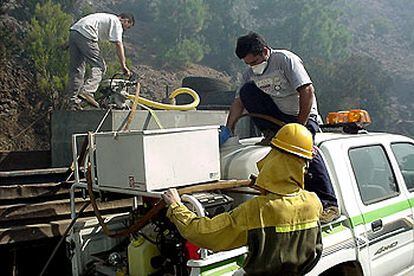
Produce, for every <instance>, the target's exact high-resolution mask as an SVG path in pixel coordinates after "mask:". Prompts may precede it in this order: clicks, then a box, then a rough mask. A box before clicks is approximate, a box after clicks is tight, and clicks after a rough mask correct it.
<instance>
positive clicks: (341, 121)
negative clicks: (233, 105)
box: [67, 110, 414, 275]
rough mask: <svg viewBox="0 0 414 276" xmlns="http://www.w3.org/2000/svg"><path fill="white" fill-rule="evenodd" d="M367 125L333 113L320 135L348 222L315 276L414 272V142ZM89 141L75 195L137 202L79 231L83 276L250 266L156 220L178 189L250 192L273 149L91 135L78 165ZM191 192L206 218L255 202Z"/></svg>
mask: <svg viewBox="0 0 414 276" xmlns="http://www.w3.org/2000/svg"><path fill="white" fill-rule="evenodd" d="M367 120H368V115H367V114H366V113H365V112H363V111H360V110H354V111H350V112H341V113H336V114H334V113H333V114H330V116H328V123H329V124H328V125H325V131H324V132H323V133H317V135H316V144H317V145H318V146H319V148H320V150H321V154H322V155H323V159H324V162H325V164H326V166H327V168H328V172H329V176H330V178H331V181H332V183H333V185H334V189H335V193H336V196H337V198H338V203H339V208H340V211H341V216H340V217H339V218H338V219H336V220H335V221H333V222H331V223H329V224H326V225H322V231H323V246H324V248H323V253H322V258H321V260H320V261H319V263H318V264H317V265H316V266H315V267H314V269H313V270H312V271H311V272H310V273H309V275H321V274H322V275H331V274H338V275H408V274H409V273H414V140H412V139H410V138H408V137H404V136H400V135H393V134H388V133H368V132H367V131H366V130H364V129H363V125H364V124H365V122H366V121H367ZM338 127H340V128H338ZM328 129H329V130H328ZM338 129H339V130H340V131H338ZM342 129H345V130H346V132H347V133H345V132H344V131H342ZM85 136H86V134H78V135H74V136H73V146H74V147H73V150H74V152H73V156H74V160H75V162H74V164H75V179H76V181H75V184H74V185H73V186H72V189H71V191H72V195H73V194H74V192H75V190H77V189H83V190H87V189H89V195H90V197H91V201H95V196H96V197H97V196H98V195H100V198H101V199H104V198H105V197H110V196H113V195H116V194H124V195H130V196H132V197H133V204H131V210H130V211H129V212H126V213H122V214H117V215H111V216H106V217H105V218H104V219H103V218H102V216H101V215H100V214H99V212H97V219H96V220H91V221H89V222H88V223H86V224H83V225H75V227H74V229H73V231H72V233H71V235H70V236H68V238H67V243H68V244H69V245H70V246H69V249H70V258H71V261H72V272H73V275H96V274H98V275H231V274H232V273H233V272H234V271H236V270H237V269H238V268H239V267H240V266H242V264H243V259H244V257H245V255H246V253H247V250H248V249H247V248H246V247H242V248H238V249H235V250H230V251H226V252H210V251H208V250H206V249H203V248H197V247H195V246H194V245H192V244H191V243H189V242H188V241H186V240H185V239H184V238H183V237H181V235H180V234H179V233H178V231H177V230H176V229H175V227H174V225H173V224H171V223H170V222H169V221H168V219H166V217H165V216H164V215H163V213H162V212H163V211H162V210H161V211H160V213H158V215H154V216H152V215H151V216H148V214H149V213H151V212H152V211H151V210H153V208H156V206H157V205H158V204H159V198H160V195H161V193H162V192H163V191H165V189H168V188H171V187H177V188H180V189H188V188H191V187H196V186H197V185H196V186H194V184H200V183H204V184H205V183H209V184H205V185H216V184H217V183H220V181H219V182H217V180H219V179H220V180H221V182H223V181H224V182H225V181H226V180H230V182H232V181H236V180H235V179H238V180H239V181H240V182H243V185H241V186H246V183H248V180H247V179H248V178H249V176H250V175H251V174H257V173H258V172H257V168H256V162H257V161H258V160H260V159H261V158H263V157H264V156H265V155H266V154H267V153H268V152H269V150H270V147H266V146H258V145H255V143H256V142H258V141H259V139H260V138H247V139H240V140H239V139H238V138H237V137H233V138H230V139H229V140H228V141H227V142H226V143H225V144H224V145H222V146H221V147H220V148H219V145H218V126H216V127H214V126H210V127H184V128H178V129H177V128H175V129H164V130H152V131H145V130H143V131H128V132H117V131H111V132H102V133H100V132H97V133H89V134H88V135H87V137H88V144H89V146H88V148H89V149H88V154H87V157H86V158H85V161H84V162H79V161H78V162H76V160H79V159H77V155H78V147H77V144H78V143H77V140H78V139H81V138H82V137H85ZM213 183H216V184H213ZM232 183H234V182H232ZM236 186H237V185H236ZM182 187H185V188H182ZM93 191H94V192H93ZM186 191H187V192H186V193H185V195H183V201H184V202H185V203H186V205H187V206H188V207H189V208H190V209H192V210H194V211H195V212H196V213H197V214H198V215H199V216H214V215H216V214H219V213H221V212H224V211H228V210H231V209H232V208H234V207H235V206H237V205H238V204H240V203H241V202H243V201H245V200H247V199H248V198H250V197H252V196H254V195H255V191H254V190H252V189H251V188H249V187H240V188H233V189H230V190H229V189H226V190H217V191H204V192H201V193H200V192H197V193H191V194H190V193H189V192H188V191H191V190H186ZM72 198H74V197H73V196H72ZM154 206H155V207H154ZM95 207H96V206H95ZM159 209H161V208H159ZM158 211H159V210H158ZM72 217H73V218H74V217H76V210H75V208H72ZM143 220H145V221H144V222H145V223H141V225H139V226H136V225H138V224H139V222H142V221H143ZM134 226H136V227H134ZM125 229H127V230H125ZM104 232H106V234H105V233H104ZM283 250H289V249H288V248H286V249H283Z"/></svg>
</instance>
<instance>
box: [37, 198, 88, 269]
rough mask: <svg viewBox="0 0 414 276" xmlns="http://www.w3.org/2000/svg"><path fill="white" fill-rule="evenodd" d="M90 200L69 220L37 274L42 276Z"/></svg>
mask: <svg viewBox="0 0 414 276" xmlns="http://www.w3.org/2000/svg"><path fill="white" fill-rule="evenodd" d="M89 203H90V202H86V203H85V204H84V205H83V206H82V207H81V208H80V210H79V212H78V213H77V214H76V217H74V218H73V219H72V221H71V222H70V224H69V226H68V227H67V228H66V230H65V232H64V233H63V235H62V237H61V238H60V240H59V242H58V244H57V245H56V246H55V248H54V249H53V252H52V254H51V255H50V256H49V259H48V260H47V262H46V264H45V265H44V266H43V269H42V272H40V274H39V276H43V275H44V274H45V272H46V269H47V268H48V266H49V265H50V262H51V261H52V259H53V258H54V257H55V255H56V252H57V251H58V249H59V247H60V245H61V244H62V242H63V241H64V240H65V237H66V235H67V234H68V233H69V231H70V229H72V227H73V225H75V222H76V220H77V219H78V218H79V216H80V215H81V214H82V213H83V211H84V210H85V209H86V207H88V206H89Z"/></svg>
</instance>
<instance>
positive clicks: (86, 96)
mask: <svg viewBox="0 0 414 276" xmlns="http://www.w3.org/2000/svg"><path fill="white" fill-rule="evenodd" d="M78 97H79V98H81V99H83V100H85V101H87V102H88V103H89V104H90V105H92V106H94V107H96V108H99V104H98V102H97V101H96V100H95V98H94V97H93V95H91V94H89V93H86V92H84V91H81V92H79V94H78Z"/></svg>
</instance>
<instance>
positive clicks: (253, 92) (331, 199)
mask: <svg viewBox="0 0 414 276" xmlns="http://www.w3.org/2000/svg"><path fill="white" fill-rule="evenodd" d="M240 100H241V101H242V103H243V105H244V108H246V110H247V111H248V112H249V113H258V114H264V115H269V116H272V117H274V118H276V119H278V120H280V121H283V122H285V123H297V121H298V120H297V119H298V117H297V116H293V115H288V114H285V113H283V112H282V111H280V109H279V108H278V107H277V105H276V104H275V103H274V102H273V100H272V98H271V97H270V96H269V95H268V94H266V93H264V92H263V91H262V90H260V89H259V88H258V87H257V86H256V85H255V84H254V83H253V82H249V83H246V84H244V85H243V86H242V88H241V89H240ZM252 119H253V122H254V123H255V125H256V126H257V127H258V128H259V129H260V130H261V131H264V130H266V129H272V130H275V131H278V130H279V129H280V126H277V125H275V124H273V123H271V122H269V121H266V120H263V119H259V118H252ZM306 128H308V129H309V131H310V132H311V133H312V137H313V138H314V137H315V134H316V132H317V131H319V125H318V123H317V122H316V118H313V117H310V118H309V120H308V122H307V124H306ZM305 189H306V190H308V191H311V192H314V193H316V194H317V195H318V197H319V199H320V200H321V202H322V205H323V207H324V208H326V207H327V206H338V203H337V200H336V196H335V192H334V190H333V187H332V183H331V180H330V178H329V175H328V171H327V168H326V166H325V163H324V161H323V158H322V156H321V154H316V156H314V158H313V159H312V160H311V162H310V163H309V170H308V173H307V174H306V175H305Z"/></svg>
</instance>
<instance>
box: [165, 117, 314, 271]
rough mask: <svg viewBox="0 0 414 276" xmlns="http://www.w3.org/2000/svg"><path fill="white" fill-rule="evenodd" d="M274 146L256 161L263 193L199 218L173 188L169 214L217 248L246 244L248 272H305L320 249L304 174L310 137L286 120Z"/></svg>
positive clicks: (184, 231)
mask: <svg viewBox="0 0 414 276" xmlns="http://www.w3.org/2000/svg"><path fill="white" fill-rule="evenodd" d="M271 143H272V150H271V151H270V153H269V154H268V155H267V156H266V157H265V158H263V159H262V160H260V161H259V162H258V163H257V166H258V168H259V175H258V177H257V180H256V186H257V187H258V189H259V190H260V191H261V195H260V196H257V197H254V198H252V199H250V200H248V201H246V202H244V203H243V204H241V205H239V206H238V207H237V208H235V209H233V210H232V211H231V212H226V213H222V214H220V215H217V216H215V217H213V218H211V219H210V218H206V217H197V216H196V215H195V214H194V213H193V212H191V211H189V210H188V209H187V208H186V207H185V206H184V205H183V204H182V203H181V199H180V196H179V195H178V193H177V191H176V190H175V189H170V190H169V191H167V192H166V193H165V194H164V195H163V198H164V201H165V202H166V203H167V204H168V205H169V208H168V211H167V216H168V218H169V219H170V220H171V221H172V222H173V223H174V224H175V225H176V226H177V228H178V230H179V232H180V233H181V235H182V236H183V237H184V238H186V239H188V240H189V241H190V242H192V243H194V244H196V245H198V246H200V247H202V248H207V249H210V250H213V251H221V250H229V249H233V248H237V247H240V246H243V245H247V246H248V248H249V253H248V256H247V258H246V261H245V264H244V266H243V270H244V272H245V273H246V274H247V275H279V274H280V275H303V274H305V273H307V272H308V271H310V270H311V269H312V268H313V266H314V265H315V264H316V263H317V261H318V260H319V258H320V255H321V252H322V243H321V231H320V226H319V215H320V213H321V212H322V205H321V203H320V201H319V199H318V197H317V196H316V194H315V193H312V192H308V191H305V190H304V173H305V168H306V166H307V163H308V162H309V160H311V159H312V135H311V133H310V132H309V131H308V130H307V129H306V128H305V127H304V126H302V125H300V124H295V123H292V124H287V125H285V126H284V127H282V128H281V129H280V130H279V132H278V133H277V134H276V136H275V137H274V138H273V140H272V142H271Z"/></svg>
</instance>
